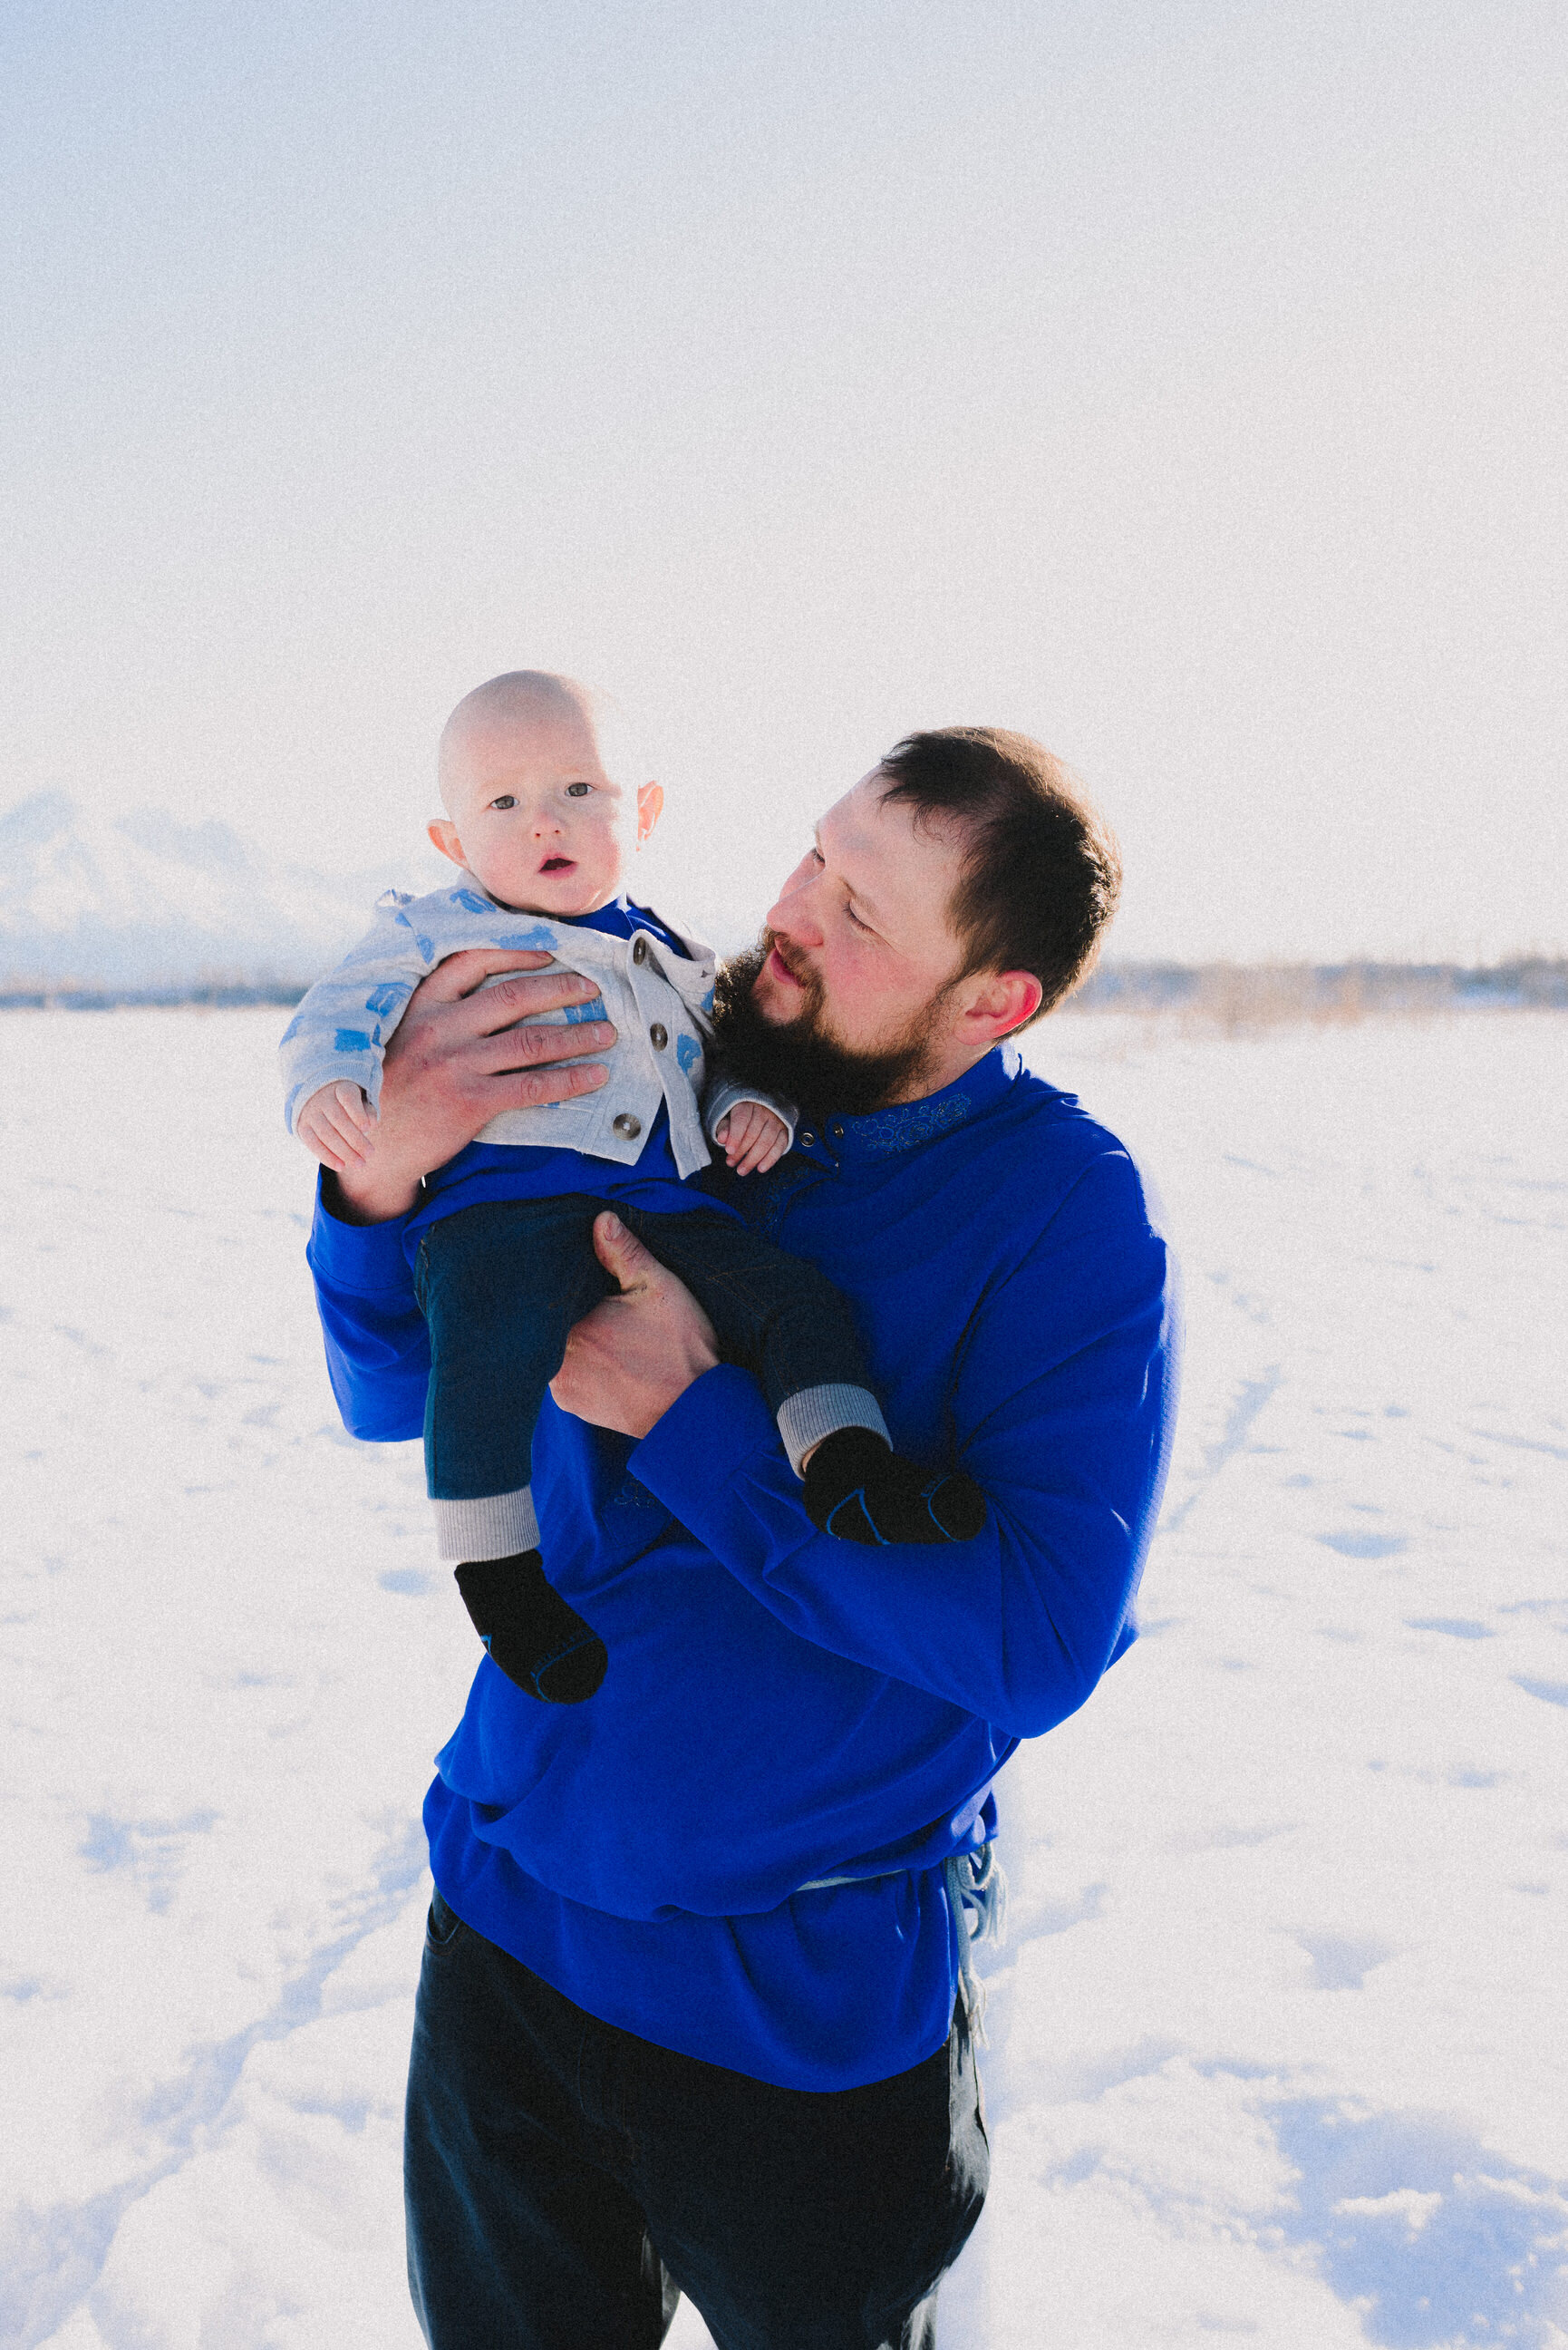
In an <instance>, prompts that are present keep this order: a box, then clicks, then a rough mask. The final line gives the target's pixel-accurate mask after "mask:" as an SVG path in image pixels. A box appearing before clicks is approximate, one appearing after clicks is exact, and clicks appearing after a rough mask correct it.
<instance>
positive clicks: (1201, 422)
mask: <svg viewBox="0 0 1568 2350" xmlns="http://www.w3.org/2000/svg"><path fill="white" fill-rule="evenodd" d="M1565 68H1568V14H1565V13H1564V10H1563V8H1562V7H1561V6H1557V5H1499V0H1489V5H1443V4H1442V0H1412V4H1411V5H1391V4H1390V0H1355V5H1335V4H1334V0H1314V5H1289V0H1259V5H1242V4H1241V0H1238V4H1237V5H1209V0H1191V5H1173V0H1161V5H1144V6H1133V5H1117V0H1075V5H1059V6H1051V5H965V0H941V5H929V0H906V5H877V0H832V5H819V0H789V5H758V0H750V5H739V0H732V5H704V0H670V5H659V6H658V7H649V6H647V5H641V6H631V5H593V0H569V5H558V4H557V0H551V4H550V5H525V0H441V5H407V0H375V5H370V0H309V5H306V0H275V5H268V6H266V7H265V8H263V9H259V10H247V9H241V8H240V7H238V6H234V5H224V6H219V5H212V0H209V5H196V4H195V0H101V5H82V0H9V5H7V7H6V8H5V12H4V16H3V18H0V211H3V217H4V218H5V223H6V234H5V239H4V241H3V249H0V284H3V286H4V309H3V317H4V323H3V328H0V356H3V363H4V368H5V379H6V395H5V405H6V410H7V412H8V415H9V418H10V420H11V421H10V423H9V424H8V427H7V430H6V432H5V437H4V443H3V446H0V508H3V510H4V512H5V517H6V520H5V539H6V541H7V543H8V546H9V549H10V554H11V558H12V559H11V561H10V563H9V564H8V565H7V566H6V573H5V585H4V587H3V589H0V637H3V639H4V648H5V650H4V663H5V689H4V705H3V706H4V720H3V724H0V806H9V805H10V804H11V803H12V802H14V801H15V800H16V799H18V798H20V797H22V796H24V795H26V794H27V793H29V792H31V791H34V790H36V789H38V788H40V787H42V786H45V785H51V786H56V787H63V788H65V789H67V790H69V791H70V792H72V793H74V794H75V795H77V796H78V798H79V799H81V800H83V801H84V802H86V803H88V804H89V805H90V806H94V807H97V808H102V809H110V810H113V809H119V808H122V807H130V806H135V805H138V804H140V803H148V802H151V803H153V804H156V805H160V806H167V807H169V808H171V809H172V810H174V811H176V812H186V813H189V814H190V815H191V816H195V817H206V816H223V817H224V818H226V819H227V820H228V821H229V822H231V823H232V824H234V826H235V827H237V828H238V829H239V830H240V831H241V832H242V833H243V834H244V835H245V836H246V837H248V838H251V839H253V840H254V841H256V842H258V843H260V844H262V845H263V846H264V847H267V848H269V849H271V850H273V851H275V852H284V853H293V854H295V855H296V856H298V857H300V858H304V859H305V860H306V861H310V862H316V863H321V864H327V865H336V866H339V867H341V866H344V865H349V864H354V865H358V864H362V863H366V862H369V861H374V860H375V859H378V858H396V857H400V856H403V855H406V854H407V853H408V852H409V851H410V848H411V847H412V846H413V844H414V842H415V841H416V840H417V838H418V835H419V828H420V826H421V821H422V819H423V817H424V816H426V815H428V814H430V813H431V812H433V810H434V807H435V796H434V783H433V773H434V750H435V741H436V736H437V734H438V733H439V731H440V727H441V721H442V719H443V718H444V716H445V714H446V712H447V710H448V709H449V708H450V706H451V705H452V702H454V701H455V700H456V699H457V698H458V696H459V695H460V694H461V693H462V692H463V691H466V690H467V689H468V688H469V687H470V686H472V685H473V684H475V683H477V682H478V681H479V680H481V679H482V678H483V677H485V676H487V675H489V674H491V673H492V672H493V671H496V670H500V669H504V668H512V667H516V666H522V665H527V666H544V667H558V668H563V669H568V670H572V671H576V672H577V673H579V674H581V675H583V676H586V677H587V678H589V679H590V680H592V681H596V682H598V683H601V684H604V685H607V686H609V687H611V688H612V689H613V690H614V691H617V692H618V694H619V695H620V696H621V697H622V698H623V700H625V701H626V702H628V704H630V705H631V707H632V708H633V709H634V711H636V712H638V713H639V717H640V719H641V722H642V723H643V725H644V727H645V730H646V733H647V736H648V739H649V743H650V744H651V745H653V746H654V754H655V756H656V761H657V765H658V769H659V775H660V776H661V779H662V780H663V781H664V782H665V784H666V785H667V788H668V790H669V793H670V808H671V813H670V821H669V827H668V837H667V840H666V844H665V857H664V862H663V864H662V866H661V867H660V868H656V875H655V877H654V878H656V879H657V883H658V887H657V890H656V892H655V894H656V895H657V897H658V899H659V902H660V903H661V904H665V905H667V906H669V907H670V909H671V910H674V911H675V912H677V913H679V912H680V911H681V910H683V908H684V907H688V906H689V907H691V909H692V910H708V909H713V908H719V907H722V908H724V909H725V910H728V911H731V912H732V913H733V914H734V915H736V916H738V917H739V918H740V919H741V920H742V922H745V923H749V922H750V921H752V920H753V919H754V918H755V917H757V916H759V915H760V914H761V912H762V911H763V910H764V909H765V907H766V905H767V903H768V901H769V899H770V898H771V896H772V895H773V893H774V889H775V888H776V884H777V882H778V880H779V879H781V878H782V876H783V874H784V871H785V870H786V869H787V868H788V867H789V866H790V865H791V864H792V863H793V862H794V858H796V856H797V855H798V854H799V851H800V848H801V847H802V846H803V845H804V841H805V837H806V834H807V831H808V828H809V825H810V822H811V820H812V818H813V816H815V815H816V814H817V813H818V812H819V811H820V809H821V808H822V807H823V806H826V804H827V803H828V802H829V801H830V800H832V799H833V798H834V797H836V795H837V794H838V793H839V792H840V791H841V790H842V789H844V788H845V787H846V785H848V784H850V783H851V782H853V781H854V779H855V778H856V776H857V775H859V774H860V773H861V772H862V771H863V770H864V769H865V768H867V767H868V766H870V765H872V764H874V763H875V761H876V758H877V755H878V754H879V753H880V752H881V751H882V750H884V749H885V748H886V747H887V746H888V744H889V743H891V742H892V741H893V740H894V739H896V737H897V736H898V735H899V734H901V733H904V732H906V731H908V730H909V728H911V727H915V726H919V725H936V724H943V723H956V722H961V721H962V722H971V723H974V722H990V723H999V724H1005V725H1011V726H1018V727H1022V728H1023V729H1025V730H1026V731H1027V732H1029V733H1033V734H1036V735H1038V736H1040V737H1041V738H1042V739H1043V740H1044V741H1045V742H1046V743H1049V744H1050V745H1051V746H1052V748H1053V749H1054V750H1056V751H1058V752H1059V753H1060V754H1062V755H1063V756H1064V758H1066V759H1067V760H1068V761H1069V763H1070V764H1073V765H1074V766H1075V768H1076V769H1077V770H1078V772H1079V773H1080V774H1081V775H1083V776H1084V777H1085V779H1086V780H1087V782H1088V783H1089V785H1091V787H1092V789H1093V790H1094V791H1095V793H1096V795H1097V797H1098V798H1099V799H1100V801H1101V803H1102V804H1103V806H1105V807H1106V810H1107V812H1108V813H1109V815H1110V816H1111V817H1112V819H1113V821H1114V822H1115V823H1116V827H1117V828H1118V830H1119V832H1120V834H1121V837H1122V841H1123V846H1124V850H1125V854H1126V858H1127V869H1128V887H1127V899H1126V906H1125V911H1124V914H1123V916H1122V919H1121V920H1120V923H1119V924H1118V927H1117V931H1116V934H1115V937H1114V940H1113V942H1112V944H1113V951H1115V952H1118V953H1120V954H1122V955H1124V956H1134V955H1138V956H1147V955H1172V956H1183V957H1192V956H1209V955H1219V954H1227V953H1229V954H1234V955H1237V956H1250V955H1256V954H1270V953H1272V954H1284V955H1308V956H1312V955H1315V956H1318V957H1333V956H1337V955H1342V954H1345V953H1352V952H1370V953H1375V954H1385V955H1399V954H1444V955H1458V956H1459V957H1461V958H1463V959H1466V960H1469V959H1472V958H1474V957H1477V956H1483V957H1490V956H1497V955H1501V954H1503V953H1506V952H1509V951H1514V950H1517V949H1521V948H1532V947H1535V948H1544V949H1549V950H1551V949H1555V950H1557V951H1563V950H1564V949H1568V820H1565V817H1564V813H1563V809H1564V800H1565V796H1568V775H1565V773H1564V769H1565V765H1568V762H1565V759H1564V747H1563V746H1564V736H1565V723H1564V722H1565V719H1568V692H1565V688H1564V648H1565V647H1568V553H1565V549H1568V531H1565V527H1564V525H1565V523H1568V515H1565V512H1564V507H1565V504H1568V500H1565V497H1564V472H1565V469H1564V445H1565V442H1568V398H1565V385H1568V369H1565V368H1564V360H1565V358H1568V330H1565V327H1564V310H1563V286H1564V284H1565V283H1568V274H1565V264H1568V253H1565V251H1564V247H1565V244H1568V238H1565V235H1564V225H1563V223H1564V204H1563V183H1564V156H1565V154H1568V105H1565V102H1564V89H1565ZM432 878H433V875H432Z"/></svg>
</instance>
